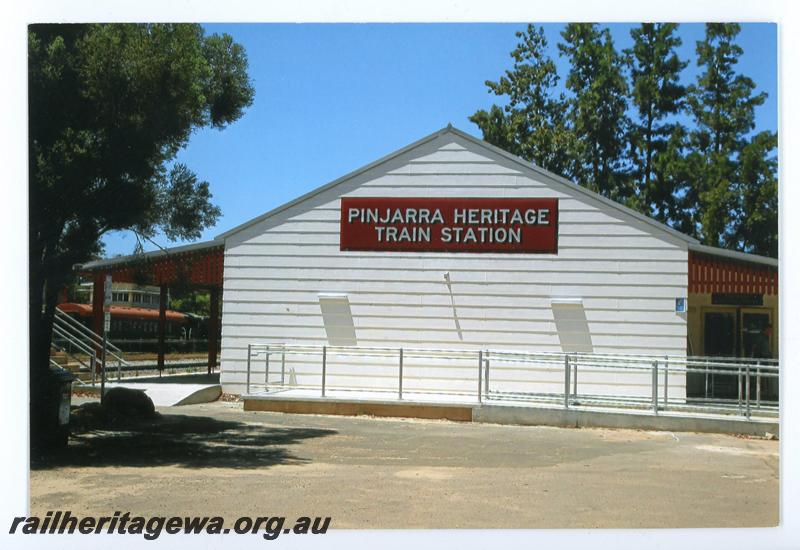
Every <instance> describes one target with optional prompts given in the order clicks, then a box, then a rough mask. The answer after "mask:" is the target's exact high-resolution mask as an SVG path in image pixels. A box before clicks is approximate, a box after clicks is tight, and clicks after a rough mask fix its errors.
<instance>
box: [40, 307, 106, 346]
mask: <svg viewBox="0 0 800 550" xmlns="http://www.w3.org/2000/svg"><path fill="white" fill-rule="evenodd" d="M55 319H57V320H58V321H63V322H66V323H68V324H70V325H71V326H72V327H74V328H76V329H77V330H78V331H79V332H82V333H83V334H84V335H85V336H86V337H87V338H89V340H91V341H92V343H93V344H96V345H102V344H103V337H102V336H100V335H99V334H97V333H96V332H94V331H93V330H92V329H90V328H88V327H86V326H85V325H83V324H82V323H80V322H79V321H77V320H75V319H73V318H72V317H70V316H69V315H68V314H66V313H64V312H63V311H61V310H60V309H58V308H56V315H55ZM106 347H107V349H110V350H112V351H114V352H116V353H118V354H121V353H122V350H121V349H120V348H119V347H117V346H116V345H114V344H113V343H112V342H106Z"/></svg>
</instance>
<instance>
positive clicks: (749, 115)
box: [688, 23, 777, 248]
mask: <svg viewBox="0 0 800 550" xmlns="http://www.w3.org/2000/svg"><path fill="white" fill-rule="evenodd" d="M739 31H740V27H739V25H737V24H734V23H709V24H707V25H706V35H705V39H704V40H701V41H698V42H697V62H698V65H699V66H700V67H701V68H704V71H703V72H702V73H700V74H699V75H698V77H697V83H696V84H695V85H692V86H690V87H689V90H688V92H689V95H688V106H689V111H690V113H691V114H692V116H693V118H694V121H695V126H696V128H695V130H694V131H693V132H692V133H691V145H692V150H693V151H692V155H693V159H692V163H693V165H694V167H695V169H694V170H693V172H694V174H695V184H694V186H693V187H694V189H692V190H691V192H690V197H691V199H692V202H694V203H695V204H696V206H695V208H694V212H693V225H694V226H695V228H696V230H697V232H698V233H699V236H700V237H701V239H702V240H703V241H704V242H705V243H706V244H709V245H712V246H724V247H731V248H736V247H737V241H741V231H740V230H739V229H737V223H739V224H740V223H741V216H739V218H740V219H739V220H738V222H737V211H738V210H740V208H741V207H742V206H743V205H742V204H740V203H741V199H740V193H741V192H742V188H741V186H742V183H741V182H739V181H737V179H738V177H739V176H740V175H742V167H741V165H740V164H741V160H742V159H741V154H742V152H743V150H744V149H745V147H746V145H747V143H748V139H747V135H748V133H749V132H751V131H752V130H753V128H754V127H755V108H756V107H757V106H758V105H761V104H762V103H764V100H765V98H766V94H765V93H759V94H755V93H754V90H755V88H756V85H755V83H754V82H753V81H752V80H751V79H750V78H748V77H746V76H744V75H741V74H737V73H736V71H735V68H734V66H735V65H736V63H737V61H738V58H739V56H741V55H742V49H741V48H740V47H739V46H738V45H737V44H736V43H735V42H734V40H735V38H736V36H737V35H738V34H739ZM769 143H770V140H765V139H762V140H760V141H759V143H758V144H757V145H754V146H753V147H763V146H765V145H768V144H769ZM751 152H752V149H751ZM768 188H770V186H767V188H766V189H768ZM766 189H765V190H766ZM748 204H750V203H748ZM775 229H777V228H773V230H775ZM775 232H776V231H775ZM764 246H765V247H766V248H769V245H768V243H765V245H764ZM759 248H763V247H761V246H760V245H759Z"/></svg>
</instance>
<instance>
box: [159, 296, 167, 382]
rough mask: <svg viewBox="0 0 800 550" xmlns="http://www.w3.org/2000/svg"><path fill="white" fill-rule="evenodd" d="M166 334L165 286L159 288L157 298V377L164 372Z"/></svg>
mask: <svg viewBox="0 0 800 550" xmlns="http://www.w3.org/2000/svg"><path fill="white" fill-rule="evenodd" d="M166 333H167V285H163V284H162V285H161V286H160V287H159V296H158V375H159V376H161V373H162V372H163V371H164V348H165V347H166V346H165V343H164V339H165V337H166Z"/></svg>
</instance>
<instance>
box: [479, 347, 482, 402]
mask: <svg viewBox="0 0 800 550" xmlns="http://www.w3.org/2000/svg"><path fill="white" fill-rule="evenodd" d="M482 390H483V350H478V403H482V402H483V395H482V393H481V391H482Z"/></svg>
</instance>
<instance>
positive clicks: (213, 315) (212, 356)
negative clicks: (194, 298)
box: [208, 286, 219, 374]
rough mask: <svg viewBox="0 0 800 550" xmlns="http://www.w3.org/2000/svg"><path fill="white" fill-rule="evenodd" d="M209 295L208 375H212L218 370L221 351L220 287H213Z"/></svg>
mask: <svg viewBox="0 0 800 550" xmlns="http://www.w3.org/2000/svg"><path fill="white" fill-rule="evenodd" d="M209 294H210V296H209V298H210V299H209V302H210V303H209V306H210V308H211V311H210V315H209V319H208V374H211V373H212V372H213V371H214V369H215V368H217V350H218V349H219V342H218V336H219V287H217V286H212V287H211V290H210V293H209Z"/></svg>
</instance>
